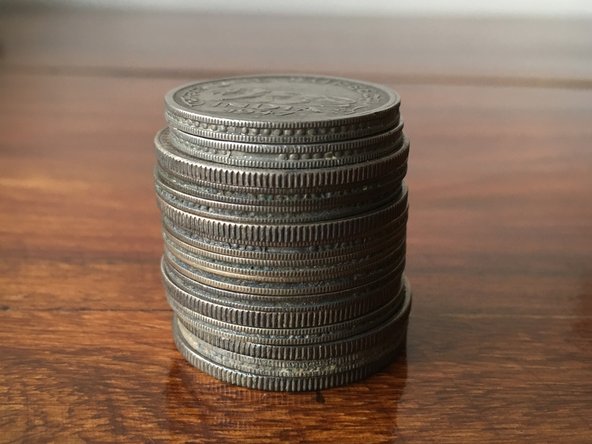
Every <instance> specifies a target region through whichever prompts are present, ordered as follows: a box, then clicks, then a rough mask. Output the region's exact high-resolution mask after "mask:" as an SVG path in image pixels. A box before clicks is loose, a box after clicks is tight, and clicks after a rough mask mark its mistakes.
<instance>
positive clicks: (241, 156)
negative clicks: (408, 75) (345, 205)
mask: <svg viewBox="0 0 592 444" xmlns="http://www.w3.org/2000/svg"><path fill="white" fill-rule="evenodd" d="M402 129H403V121H402V120H401V121H400V122H399V124H398V125H397V126H396V127H395V128H392V129H390V130H388V131H386V132H384V133H381V134H377V135H374V136H370V137H366V138H362V139H354V140H345V141H341V142H331V143H324V144H318V143H317V144H282V145H273V144H255V143H239V142H228V141H220V140H215V139H207V138H205V137H198V136H194V135H193V134H188V133H185V132H183V131H179V130H178V129H175V128H170V129H169V141H170V143H171V144H172V145H173V146H174V147H175V148H176V149H177V150H178V151H180V152H182V153H184V154H186V155H188V156H190V157H191V158H195V159H201V160H205V161H208V162H215V163H222V164H224V165H233V166H241V167H247V168H267V169H274V168H277V169H294V168H331V167H335V166H342V165H349V164H355V163H361V162H367V161H370V160H373V159H377V158H379V157H384V156H387V155H389V154H390V153H392V152H394V151H396V150H398V149H399V148H400V147H401V145H402V144H403V141H404V136H403V132H402Z"/></svg>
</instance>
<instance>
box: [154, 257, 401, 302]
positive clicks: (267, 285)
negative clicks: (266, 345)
mask: <svg viewBox="0 0 592 444" xmlns="http://www.w3.org/2000/svg"><path fill="white" fill-rule="evenodd" d="M163 258H164V261H165V263H166V264H167V265H168V266H169V267H170V269H171V270H174V272H176V273H179V274H181V275H183V276H185V277H187V278H189V279H191V280H194V281H196V282H200V283H202V284H205V285H209V286H211V287H216V288H221V289H223V290H228V291H234V292H237V293H249V294H260V295H270V296H271V295H274V296H297V295H304V294H323V293H335V292H339V291H343V290H346V289H352V288H360V287H363V286H365V285H368V284H371V283H372V282H374V281H375V280H376V279H377V278H378V277H380V276H384V275H389V274H394V273H398V272H401V271H402V270H403V268H404V267H405V255H404V251H397V252H393V253H391V254H389V255H388V257H387V258H386V259H385V261H384V262H381V263H379V264H377V266H375V267H374V268H372V267H371V266H368V267H364V268H360V269H355V268H354V269H353V270H352V272H351V274H348V275H344V276H339V277H335V278H330V277H329V278H322V279H319V280H307V279H304V278H303V279H302V280H296V279H294V277H291V278H290V277H287V278H286V280H283V281H282V280H273V281H271V282H268V281H269V279H268V281H263V280H255V279H254V276H250V279H245V278H242V279H241V277H240V276H236V277H235V276H232V274H227V275H220V274H216V273H213V272H212V271H211V269H207V268H205V267H200V268H195V267H192V266H189V265H187V264H186V263H184V262H182V261H180V260H178V259H177V258H176V257H175V256H174V255H172V254H171V253H170V252H169V251H167V250H165V254H164V256H163Z"/></svg>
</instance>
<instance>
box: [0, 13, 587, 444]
mask: <svg viewBox="0 0 592 444" xmlns="http://www.w3.org/2000/svg"><path fill="white" fill-rule="evenodd" d="M0 11H1V14H0V45H1V46H0V47H1V58H0V271H1V272H0V442H50V441H52V442H79V441H88V442H208V443H209V442H211V443H220V442H311V443H316V442H343V443H345V442H356V443H357V442H365V443H375V442H390V441H396V440H400V441H401V442H439V443H441V442H450V443H459V442H463V443H464V442H481V443H483V442H495V443H500V442H574V443H587V442H591V441H592V428H591V427H592V426H591V422H592V420H591V419H590V418H592V57H591V56H592V38H590V37H591V31H590V30H591V29H592V23H590V22H589V21H585V20H571V21H570V20H534V19H533V20H518V19H513V20H505V19H504V20H502V19H488V20H473V19H451V18H447V19H430V20H428V19H411V18H392V19H386V18H381V19H375V20H373V19H369V18H368V19H356V20H354V19H349V20H347V19H327V20H325V19H310V18H296V17H291V18H283V19H274V20H277V21H275V22H274V20H271V19H269V18H265V17H257V16H250V17H221V16H204V15H182V16H175V15H171V14H152V15H148V14H131V13H106V12H92V11H91V12H88V11H87V12H84V11H78V12H67V11H57V12H56V11H52V10H41V11H39V10H32V9H31V10H27V9H25V10H17V11H13V10H10V11H9V10H0ZM265 71H307V72H324V73H333V74H338V75H351V76H358V77H362V78H365V79H368V80H378V81H382V82H385V83H387V84H389V85H390V86H393V87H395V88H396V89H397V90H398V91H399V92H400V94H401V96H402V98H403V108H402V110H403V114H404V118H405V122H406V129H407V133H408V135H409V137H410V138H411V141H412V154H411V157H410V165H409V175H408V183H409V186H410V191H411V195H410V202H411V217H410V221H409V236H408V244H409V247H408V267H407V270H408V276H409V278H410V280H411V283H412V286H413V290H414V297H415V299H414V307H413V312H412V318H411V323H410V331H409V338H408V344H407V352H406V356H403V357H401V359H399V360H398V361H397V362H396V363H394V364H392V365H391V366H390V367H388V368H387V369H385V370H384V371H382V372H380V373H378V374H377V375H375V376H373V377H371V378H369V379H367V380H365V381H363V382H360V383H357V384H353V385H350V386H348V387H343V388H337V389H331V390H326V391H323V392H319V393H303V394H302V393H301V394H286V393H266V392H259V391H253V390H248V389H243V388H237V387H233V386H230V385H227V384H224V383H221V382H218V381H216V380H215V379H213V378H211V377H209V376H206V375H204V374H202V373H200V372H199V371H197V370H195V369H194V368H192V367H191V366H189V365H188V364H186V363H185V362H184V361H183V359H182V358H181V356H180V355H179V354H178V353H177V351H176V350H175V348H174V345H173V343H172V339H171V333H170V317H171V313H170V310H169V308H168V307H167V304H166V302H165V298H164V295H163V289H162V286H161V283H160V278H159V271H158V260H159V255H160V253H161V248H162V246H161V239H160V234H159V228H160V221H159V215H158V212H157V209H156V205H155V198H154V195H153V194H154V193H153V189H152V185H151V181H152V176H151V171H152V167H153V165H154V156H153V149H152V146H151V141H152V137H153V135H154V133H155V132H156V130H157V129H159V128H160V127H162V126H163V125H164V122H163V118H162V97H163V95H164V93H165V92H166V91H167V90H168V89H170V88H172V87H174V86H175V85H177V84H179V83H181V82H184V81H188V80H191V79H196V78H204V77H208V76H212V75H222V74H234V73H243V72H265Z"/></svg>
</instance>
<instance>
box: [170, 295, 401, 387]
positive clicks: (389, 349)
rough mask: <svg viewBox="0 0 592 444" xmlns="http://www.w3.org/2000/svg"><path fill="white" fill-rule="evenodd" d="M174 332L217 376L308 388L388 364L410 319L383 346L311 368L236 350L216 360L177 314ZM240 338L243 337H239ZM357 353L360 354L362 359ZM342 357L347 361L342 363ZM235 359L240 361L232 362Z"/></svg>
mask: <svg viewBox="0 0 592 444" xmlns="http://www.w3.org/2000/svg"><path fill="white" fill-rule="evenodd" d="M406 290H407V298H410V297H411V295H410V291H409V288H407V289H406ZM173 333H174V335H173V336H174V339H175V343H176V346H177V348H178V349H179V351H180V352H181V354H182V355H183V356H184V357H185V359H186V360H187V361H189V363H191V364H192V365H193V366H195V367H197V368H199V369H200V370H202V371H204V372H206V373H208V374H210V375H212V376H214V377H216V378H218V379H221V380H223V381H226V382H229V383H232V384H235V385H240V386H245V387H249V388H255V389H261V390H271V391H307V390H320V389H326V388H329V387H335V386H339V385H344V384H348V383H351V382H354V381H356V380H359V379H362V378H364V377H366V376H369V375H370V374H372V373H374V372H376V371H378V370H380V369H381V368H382V367H384V366H386V365H387V364H389V363H390V362H391V361H392V360H393V359H394V358H395V357H396V356H397V354H398V352H399V351H400V349H401V346H402V345H403V344H404V343H405V339H406V335H407V322H403V323H402V325H401V329H400V330H399V331H397V332H393V335H392V336H391V337H390V338H389V339H388V341H385V343H384V344H383V346H382V349H380V347H379V348H378V349H374V350H373V351H371V350H368V351H369V353H368V354H367V355H366V354H355V353H354V354H352V355H351V356H344V357H342V358H341V359H337V360H334V362H333V363H334V364H336V365H333V366H331V365H330V362H329V361H326V363H327V364H329V365H327V366H325V365H323V366H322V368H319V367H318V365H317V364H319V363H320V362H319V361H316V362H314V361H309V362H310V364H311V367H309V368H307V366H306V365H303V364H305V363H304V362H302V361H300V363H298V362H297V361H296V362H294V368H291V367H292V365H291V361H280V362H278V361H275V362H276V363H277V368H274V367H269V366H268V365H267V364H268V363H269V362H270V361H269V360H253V359H252V358H249V357H247V356H245V357H244V358H245V359H244V362H242V363H241V362H240V361H241V360H242V358H241V356H242V355H238V354H233V355H234V356H235V359H233V360H223V361H225V362H223V363H221V362H216V361H217V360H216V359H215V356H216V355H215V354H214V355H210V353H209V352H208V353H206V354H207V355H208V356H206V355H204V354H203V353H200V350H199V349H198V348H197V347H195V341H194V340H192V336H191V335H190V334H188V331H187V330H185V329H184V328H183V326H182V325H181V324H180V323H179V322H178V320H177V318H176V316H174V317H173ZM237 340H240V339H239V338H237ZM192 343H193V346H192ZM356 356H359V358H360V359H358V358H357V357H356ZM251 361H252V362H251ZM341 361H343V364H345V365H340V363H341ZM233 362H234V363H236V364H237V365H236V366H235V365H234V364H232V363H233ZM249 363H250V364H253V369H252V371H251V369H250V368H249ZM229 364H230V365H229ZM239 364H240V365H239ZM235 367H239V368H240V369H237V368H235ZM265 367H266V368H265Z"/></svg>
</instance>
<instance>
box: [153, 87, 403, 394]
mask: <svg viewBox="0 0 592 444" xmlns="http://www.w3.org/2000/svg"><path fill="white" fill-rule="evenodd" d="M165 104H166V113H165V116H166V119H167V122H168V124H169V127H168V128H166V129H164V130H162V131H160V132H159V133H158V134H157V136H156V139H155V144H156V154H157V158H158V165H157V167H156V171H155V185H156V193H157V200H158V204H159V207H160V210H161V212H162V223H163V237H164V247H165V249H164V256H163V260H162V275H163V280H164V285H165V288H166V294H167V298H168V301H169V303H170V305H171V307H172V308H173V311H174V316H173V332H174V338H175V342H176V345H177V347H178V349H179V350H180V352H181V353H182V354H183V356H184V357H185V358H186V359H187V360H188V361H189V362H190V363H191V364H193V365H194V366H196V367H198V368H200V369H201V370H203V371H205V372H207V373H209V374H211V375H213V376H215V377H217V378H219V379H222V380H224V381H228V382H231V383H234V384H238V385H242V386H247V387H252V388H258V389H265V390H288V391H300V390H318V389H323V388H327V387H331V386H336V385H342V384H347V383H349V382H352V381H355V380H358V379H360V378H363V377H365V376H367V375H369V374H370V373H372V372H375V371H377V370H379V369H380V368H382V367H384V366H385V365H387V364H388V363H389V362H391V361H392V360H393V358H394V357H395V356H396V354H397V352H398V351H399V350H400V348H401V347H402V346H403V345H404V342H405V338H406V331H407V319H408V316H409V310H410V307H411V294H410V290H409V286H408V283H407V281H406V279H405V277H404V275H403V270H404V266H405V234H406V222H407V188H406V186H405V184H404V182H403V178H404V176H405V173H406V171H407V157H408V152H409V141H408V140H407V139H406V138H405V136H404V135H403V132H402V128H403V123H402V120H401V119H400V116H399V97H398V96H397V95H396V94H395V93H394V92H393V91H391V90H388V89H386V88H383V87H381V86H379V85H374V84H369V83H365V82H358V81H353V80H347V79H341V78H332V77H317V76H267V75H265V76H256V77H236V78H227V79H220V80H214V81H206V82H199V83H194V84H191V85H187V86H183V87H180V88H178V89H175V90H173V91H171V92H170V93H169V94H168V95H167V96H166V100H165Z"/></svg>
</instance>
